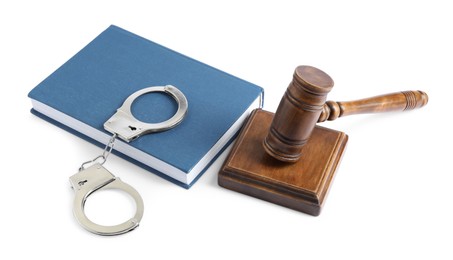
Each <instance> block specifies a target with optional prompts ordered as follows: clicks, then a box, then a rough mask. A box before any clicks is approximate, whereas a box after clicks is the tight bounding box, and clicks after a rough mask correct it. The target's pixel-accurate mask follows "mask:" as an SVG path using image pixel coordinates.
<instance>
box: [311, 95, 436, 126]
mask: <svg viewBox="0 0 453 260" xmlns="http://www.w3.org/2000/svg"><path fill="white" fill-rule="evenodd" d="M426 103H428V95H426V93H425V92H423V91H419V90H417V91H401V92H397V93H391V94H385V95H380V96H375V97H370V98H365V99H360V100H355V101H348V102H335V101H327V102H326V103H325V104H324V107H323V110H322V112H321V115H320V116H319V119H318V122H324V121H326V120H329V121H332V120H335V119H337V118H339V117H343V116H349V115H355V114H367V113H382V112H391V111H405V110H412V109H415V108H420V107H423V106H424V105H426Z"/></svg>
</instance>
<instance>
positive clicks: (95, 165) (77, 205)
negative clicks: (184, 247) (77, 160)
mask: <svg viewBox="0 0 453 260" xmlns="http://www.w3.org/2000/svg"><path fill="white" fill-rule="evenodd" d="M151 92H164V93H166V94H168V95H170V96H171V97H173V99H174V100H175V101H176V102H177V104H178V110H177V111H176V113H175V114H174V115H173V116H172V117H171V118H170V119H168V120H166V121H163V122H160V123H144V122H141V121H140V120H138V119H136V118H135V117H134V116H133V115H132V111H131V107H132V103H133V102H134V100H135V99H136V98H138V97H139V96H141V95H144V94H147V93H151ZM187 110H188V102H187V99H186V97H185V96H184V94H183V93H182V92H181V91H180V90H179V89H177V88H176V87H174V86H171V85H167V86H154V87H148V88H144V89H141V90H139V91H137V92H135V93H133V94H132V95H130V96H129V97H128V98H127V99H126V100H125V101H124V103H123V105H122V106H121V107H120V108H118V109H117V111H116V113H115V114H114V115H113V116H112V117H110V119H108V120H107V121H106V122H105V123H104V129H105V130H107V131H108V132H110V133H112V134H113V136H112V138H111V139H110V141H109V143H108V144H107V145H106V147H105V149H104V152H103V154H102V155H99V156H98V157H96V158H94V159H93V160H90V161H87V162H85V163H83V164H82V166H81V167H80V168H79V172H78V173H76V174H74V175H73V176H71V177H70V178H69V181H70V183H71V186H72V188H73V189H74V192H75V198H74V204H73V212H74V216H75V217H76V219H77V220H78V222H79V224H80V225H81V226H82V227H84V228H85V229H86V230H88V231H90V232H92V233H95V234H98V235H106V236H109V235H119V234H123V233H126V232H129V231H131V230H133V229H135V228H136V227H138V225H139V223H140V220H141V219H142V217H143V211H144V206H143V200H142V198H141V196H140V194H139V193H138V192H137V191H136V190H135V189H134V188H133V187H131V186H130V185H128V184H127V183H125V182H123V181H121V180H120V178H118V177H115V176H114V175H113V174H112V173H110V172H109V171H108V170H107V169H105V168H104V167H103V166H102V165H103V164H104V163H105V161H106V160H107V157H108V156H109V154H110V153H111V152H112V150H113V145H114V142H115V139H116V138H117V137H118V138H120V139H122V140H124V141H126V142H131V141H132V140H134V139H136V138H138V137H140V136H142V135H145V134H148V133H155V132H161V131H165V130H169V129H171V128H173V127H175V126H177V125H178V124H179V123H181V121H182V120H183V119H184V117H185V116H186V114H187ZM87 164H91V166H89V167H85V165H87ZM105 189H119V190H122V191H124V192H126V193H128V194H129V195H130V196H131V197H132V198H133V199H134V200H135V204H136V213H135V215H134V216H133V217H132V218H131V219H129V220H127V221H125V222H123V223H121V224H118V225H114V226H103V225H99V224H96V223H94V222H93V221H91V220H90V219H88V217H87V216H86V215H85V212H84V206H85V202H86V200H87V198H88V197H89V196H90V195H91V194H93V193H94V192H96V191H98V190H105Z"/></svg>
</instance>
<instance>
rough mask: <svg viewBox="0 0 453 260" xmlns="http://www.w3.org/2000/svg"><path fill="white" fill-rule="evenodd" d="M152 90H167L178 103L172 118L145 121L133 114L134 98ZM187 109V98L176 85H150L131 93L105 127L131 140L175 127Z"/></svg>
mask: <svg viewBox="0 0 453 260" xmlns="http://www.w3.org/2000/svg"><path fill="white" fill-rule="evenodd" d="M150 92H165V93H167V94H169V95H170V96H172V97H173V98H174V99H175V101H176V102H177V103H178V110H177V111H176V113H175V114H174V115H173V116H172V117H171V118H170V119H168V120H166V121H163V122H160V123H144V122H142V121H139V120H138V119H136V118H135V117H134V116H133V115H132V112H131V106H132V103H133V102H134V100H135V99H136V98H138V97H139V96H141V95H144V94H147V93H150ZM187 109H188V102H187V99H186V97H185V96H184V94H183V93H182V92H181V91H180V90H179V89H177V88H176V87H174V86H171V85H167V86H156V87H148V88H144V89H141V90H139V91H137V92H135V93H133V94H132V95H130V96H129V97H128V98H127V99H126V100H125V101H124V103H123V105H122V106H121V107H120V108H118V110H117V111H116V113H115V114H114V115H113V116H112V117H110V119H109V120H107V122H105V124H104V128H105V130H107V131H109V132H110V133H112V134H118V137H119V138H121V139H122V140H124V141H126V142H130V141H132V140H134V139H135V138H137V137H139V136H141V135H144V134H148V133H153V132H160V131H165V130H168V129H170V128H173V127H175V126H176V125H178V124H179V123H181V121H182V120H183V119H184V117H185V115H186V114H187Z"/></svg>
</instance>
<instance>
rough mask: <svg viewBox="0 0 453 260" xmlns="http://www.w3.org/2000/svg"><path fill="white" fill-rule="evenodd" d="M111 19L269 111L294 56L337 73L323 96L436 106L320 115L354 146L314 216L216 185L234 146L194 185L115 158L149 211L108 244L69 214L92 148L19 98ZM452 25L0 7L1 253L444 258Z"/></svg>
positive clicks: (420, 14)
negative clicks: (251, 88)
mask: <svg viewBox="0 0 453 260" xmlns="http://www.w3.org/2000/svg"><path fill="white" fill-rule="evenodd" d="M7 2H9V3H7ZM110 24H115V25H118V26H120V27H122V28H124V29H126V30H129V31H131V32H134V33H136V34H139V35H141V36H143V37H145V38H148V39H150V40H153V41H155V42H158V43H160V44H162V45H165V46H167V47H169V48H171V49H174V50H176V51H178V52H181V53H183V54H186V55H188V56H191V57H193V58H195V59H198V60H200V61H202V62H205V63H207V64H209V65H212V66H214V67H217V68H219V69H221V70H224V71H226V72H228V73H231V74H233V75H236V76H238V77H240V78H243V79H245V80H248V81H250V82H253V83H255V84H257V85H260V86H262V87H263V88H264V89H265V91H266V96H265V106H264V109H266V110H268V111H272V112H275V110H276V108H277V106H278V103H279V101H280V98H281V96H282V95H283V93H284V91H285V89H286V87H287V85H288V83H289V82H290V80H291V77H292V73H293V71H294V68H295V67H296V66H297V65H302V64H306V65H312V66H316V67H318V68H320V69H322V70H324V71H326V72H327V73H328V74H329V75H330V76H331V77H332V78H333V79H334V81H335V87H334V89H333V90H332V92H331V93H330V94H329V97H328V98H329V99H331V100H337V101H346V100H354V99H359V98H364V97H369V96H374V95H378V94H384V93H390V92H396V91H401V90H411V89H413V90H417V89H420V90H423V91H426V92H427V93H428V95H429V98H430V100H429V103H428V105H427V106H426V107H424V108H423V109H420V110H417V111H410V112H405V113H389V114H381V115H359V116H351V117H349V118H340V119H338V120H337V121H334V122H328V123H323V125H324V126H327V127H329V128H333V129H336V130H340V131H344V132H346V133H347V134H348V135H349V143H348V147H347V150H346V152H345V156H344V158H343V160H342V163H341V165H340V167H339V171H338V172H337V175H336V179H335V181H334V183H333V186H332V189H331V191H330V193H329V196H328V198H327V201H326V204H325V207H324V209H323V211H322V213H321V215H320V216H319V217H312V216H309V215H306V214H303V213H299V212H297V211H293V210H289V209H287V208H284V207H280V206H277V205H274V204H271V203H267V202H264V201H260V200H258V199H254V198H251V197H248V196H245V195H241V194H239V193H235V192H232V191H229V190H226V189H223V188H221V187H219V186H218V185H217V172H218V170H219V168H220V164H221V163H222V162H223V160H224V159H225V156H226V154H227V153H224V154H223V155H222V156H221V157H220V158H219V159H218V160H217V162H216V163H215V164H214V165H213V166H212V167H211V168H210V169H209V170H208V171H207V172H206V173H205V175H204V176H203V177H202V178H201V179H200V180H199V181H198V182H197V183H196V184H195V185H194V186H193V187H192V188H191V189H190V190H185V189H182V188H180V187H178V186H176V185H174V184H172V183H169V182H167V181H165V180H163V179H161V178H159V177H157V176H155V175H153V174H150V173H148V172H146V171H144V170H143V169H141V168H138V167H137V166H135V165H133V164H131V163H128V162H126V161H124V160H122V159H120V158H118V157H116V156H112V157H110V158H109V161H108V162H107V164H106V167H107V168H108V169H109V170H111V171H112V172H113V173H114V174H116V175H117V176H121V177H122V179H123V180H124V181H125V182H127V183H129V184H131V185H132V186H134V187H135V188H136V189H137V190H138V191H139V192H140V193H141V195H142V196H143V199H144V201H145V215H144V218H143V219H142V222H141V225H140V227H139V228H138V229H136V230H134V231H133V232H130V233H128V234H125V235H121V236H116V237H101V236H97V235H93V234H91V233H89V232H87V231H85V230H84V229H82V228H81V227H80V226H79V225H78V224H77V222H76V221H75V219H74V218H73V215H72V212H71V203H72V199H73V191H72V190H71V188H70V186H69V181H68V178H69V176H70V175H72V174H74V173H75V172H76V171H77V168H78V167H79V165H80V163H82V162H84V161H86V160H88V159H91V158H93V157H94V156H96V155H98V154H99V153H101V149H99V148H97V147H94V146H93V145H92V144H90V143H87V142H85V141H83V140H81V139H79V138H77V137H75V136H73V135H71V134H69V133H67V132H65V131H63V130H61V129H59V128H57V127H55V126H53V125H51V124H49V123H47V122H45V121H43V120H41V119H39V118H37V117H35V116H33V115H31V114H30V112H29V110H30V108H31V103H30V101H29V99H28V98H27V93H28V92H29V91H30V90H31V89H32V88H33V87H34V86H36V85H37V84H38V83H39V82H40V81H41V80H43V79H44V78H45V77H47V76H48V75H49V74H50V73H52V72H53V71H54V70H55V69H57V68H58V67H59V66H60V65H61V64H63V63H64V62H65V61H66V60H67V59H69V58H70V57H71V56H72V55H74V54H75V53H76V52H77V51H79V50H80V49H81V48H82V47H84V46H85V45H86V44H87V43H88V42H89V41H91V40H92V39H93V38H95V37H96V36H97V35H98V34H99V33H101V32H102V31H103V30H104V29H106V28H107V27H108V26H109V25H110ZM452 27H453V9H452V7H451V4H449V3H448V1H435V0H430V1H395V0H393V1H375V2H374V3H371V1H348V0H343V1H282V0H281V1H272V2H271V1H232V0H229V1H205V2H203V1H169V0H165V1H132V0H130V1H81V0H79V1H47V0H40V1H20V0H16V1H2V2H1V4H0V32H1V40H0V66H1V72H0V73H1V74H0V91H1V97H2V98H1V103H0V111H1V115H2V119H1V121H2V123H1V128H0V131H1V137H2V141H1V143H2V149H1V150H2V156H1V158H2V159H1V160H2V161H1V163H2V170H1V182H0V200H1V203H0V206H1V209H0V210H1V214H0V223H1V224H2V227H1V231H0V234H1V238H2V239H1V242H0V259H38V258H39V259H44V258H45V259H101V258H102V259H186V258H187V259H192V258H193V259H245V258H249V259H413V258H414V257H417V259H452V258H453V252H452V250H453V249H452V240H453V235H452V234H453V206H452V205H453V204H452V199H453V188H452V185H453V177H452V173H453V170H452V168H451V167H452V166H451V161H452V158H451V156H452V152H451V147H452V146H453V141H452V130H453V128H452V127H451V125H452V123H451V122H449V121H450V117H449V115H450V114H451V113H452V112H451V105H450V102H449V101H450V100H451V98H452V97H451V94H452V84H453V83H452V82H453V80H452V76H451V73H452V70H453V64H452V61H453V51H452V49H453V39H452V32H453V30H452ZM102 98H103V97H102V96H100V97H99V99H102ZM105 195H106V196H104V197H103V196H102V195H101V194H100V195H98V196H97V197H93V200H94V201H103V200H105V199H106V198H108V196H107V195H111V196H112V197H118V200H119V201H121V200H122V199H123V197H120V196H118V194H116V193H112V194H105ZM93 203H96V202H93ZM98 204H99V205H100V206H103V205H104V203H102V202H101V203H99V202H98ZM90 205H91V204H90ZM99 205H98V206H99ZM125 205H126V206H129V204H127V201H126V203H125ZM88 206H89V205H87V207H88ZM100 206H99V207H100ZM91 208H94V209H92V211H93V212H96V208H97V207H96V206H91ZM126 209H128V208H127V207H126ZM129 209H130V208H129ZM106 210H111V209H109V208H108V209H106ZM130 211H132V209H130ZM90 214H94V215H95V216H97V215H96V214H97V213H90ZM117 214H120V212H118V213H117ZM111 215H112V216H111V217H112V218H113V217H115V216H113V215H115V211H113V212H112V213H111ZM127 216H128V215H127ZM127 216H126V217H127ZM104 217H105V216H104ZM99 218H102V216H99ZM113 220H114V219H110V218H109V217H107V218H106V219H105V221H113Z"/></svg>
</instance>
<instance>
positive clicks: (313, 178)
mask: <svg viewBox="0 0 453 260" xmlns="http://www.w3.org/2000/svg"><path fill="white" fill-rule="evenodd" d="M273 116H274V114H273V113H271V112H267V111H263V110H261V109H256V110H254V111H253V112H252V114H251V115H250V118H249V120H248V121H247V123H246V124H245V125H244V127H243V129H242V130H241V133H240V134H239V137H238V139H237V140H236V143H235V144H234V146H233V148H232V150H231V152H230V154H229V156H228V158H227V159H226V161H225V162H224V164H223V166H222V168H221V170H220V172H219V176H218V182H219V185H220V186H222V187H224V188H227V189H230V190H234V191H237V192H240V193H243V194H247V195H250V196H253V197H256V198H259V199H262V200H266V201H269V202H272V203H275V204H278V205H281V206H285V207H288V208H291V209H294V210H298V211H301V212H305V213H308V214H310V215H313V216H318V215H319V214H320V212H321V208H322V206H323V204H324V201H325V199H326V195H327V193H328V191H329V188H330V185H331V184H332V180H333V178H334V175H335V171H336V170H337V167H338V165H339V163H340V159H341V157H342V155H343V151H344V149H345V147H346V143H347V141H348V136H347V135H346V134H345V133H343V132H339V131H335V130H331V129H328V128H324V127H320V126H316V127H315V129H314V130H313V132H312V134H311V137H310V139H309V141H308V143H307V144H306V145H305V146H304V147H303V148H302V149H303V150H302V157H301V159H299V160H298V161H297V162H295V163H287V162H281V161H278V160H276V159H274V158H272V157H271V156H269V155H268V154H267V153H266V152H265V151H264V148H263V140H264V138H265V137H266V135H267V133H268V131H269V127H270V125H271V122H272V118H273Z"/></svg>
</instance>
